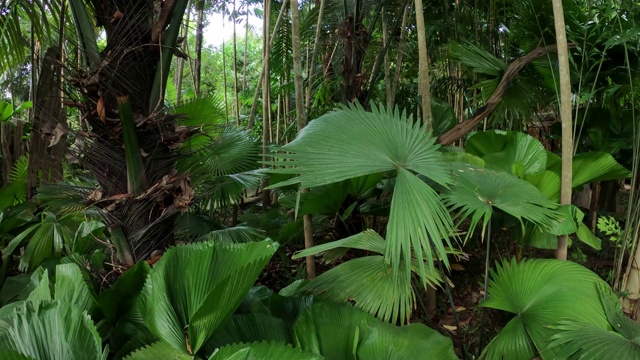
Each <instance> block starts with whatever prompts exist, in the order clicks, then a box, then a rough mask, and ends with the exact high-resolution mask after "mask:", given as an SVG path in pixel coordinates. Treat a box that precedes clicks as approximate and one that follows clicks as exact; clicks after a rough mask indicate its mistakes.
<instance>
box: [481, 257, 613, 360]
mask: <svg viewBox="0 0 640 360" xmlns="http://www.w3.org/2000/svg"><path fill="white" fill-rule="evenodd" d="M598 286H607V285H606V283H604V281H603V280H602V279H601V278H600V277H599V276H598V275H596V274H594V273H593V272H591V271H590V270H588V269H586V268H584V267H582V266H580V265H578V264H575V263H572V262H568V261H560V260H552V259H533V260H524V261H522V262H520V263H516V262H515V260H513V261H511V262H504V263H503V264H502V265H498V266H497V269H496V270H492V272H491V280H490V282H489V288H488V299H487V300H486V301H485V302H483V303H482V304H481V306H483V307H488V308H492V309H497V310H502V311H506V312H510V313H512V314H514V317H513V319H511V320H510V321H509V323H507V325H506V326H505V327H504V328H503V330H502V331H501V332H500V333H499V334H498V335H497V336H496V337H495V338H494V339H493V340H492V341H491V342H490V343H489V344H488V345H487V347H486V348H485V349H484V350H483V353H482V355H481V357H482V358H486V359H488V360H491V359H531V358H534V357H535V356H538V355H540V356H542V358H543V359H552V358H555V356H556V354H558V351H559V349H558V348H548V346H549V344H550V343H551V341H552V337H553V336H554V335H555V334H557V333H558V330H557V329H554V328H552V326H553V325H556V324H557V323H558V322H559V321H562V320H572V321H580V322H582V323H585V324H589V325H591V326H594V327H598V328H602V329H607V328H608V327H609V324H608V322H607V318H606V316H605V312H604V310H603V308H602V305H601V304H600V301H599V299H598V290H597V287H598ZM609 291H610V290H609ZM578 299H580V300H579V301H578Z"/></svg>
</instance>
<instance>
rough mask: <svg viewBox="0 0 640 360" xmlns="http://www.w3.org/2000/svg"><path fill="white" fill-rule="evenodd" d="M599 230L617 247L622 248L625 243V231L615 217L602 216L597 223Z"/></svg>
mask: <svg viewBox="0 0 640 360" xmlns="http://www.w3.org/2000/svg"><path fill="white" fill-rule="evenodd" d="M597 227H598V230H600V231H601V232H602V233H604V234H605V235H606V236H608V237H609V240H610V241H611V242H613V243H614V244H615V245H616V247H621V246H622V243H623V241H622V240H623V237H622V236H623V230H622V228H621V227H620V223H619V222H618V221H617V220H616V219H615V218H614V217H613V216H600V217H599V218H598V223H597Z"/></svg>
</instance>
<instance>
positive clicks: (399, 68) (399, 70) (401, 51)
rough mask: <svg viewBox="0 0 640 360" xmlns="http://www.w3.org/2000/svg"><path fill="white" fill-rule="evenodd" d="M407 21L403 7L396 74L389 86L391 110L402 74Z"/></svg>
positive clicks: (407, 13) (406, 7)
mask: <svg viewBox="0 0 640 360" xmlns="http://www.w3.org/2000/svg"><path fill="white" fill-rule="evenodd" d="M408 21H409V6H408V4H407V5H405V7H404V13H403V14H402V27H401V29H400V40H398V55H397V57H396V72H395V75H394V76H393V83H392V86H391V95H390V99H389V100H388V101H389V106H390V107H391V108H392V109H393V108H394V107H395V105H396V93H397V92H398V83H400V75H401V73H402V56H403V55H404V42H405V37H406V36H405V35H406V33H407V22H408Z"/></svg>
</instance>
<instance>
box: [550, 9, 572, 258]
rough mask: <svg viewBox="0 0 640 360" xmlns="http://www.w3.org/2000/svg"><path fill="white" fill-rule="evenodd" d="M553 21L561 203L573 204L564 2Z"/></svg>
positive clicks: (562, 240)
mask: <svg viewBox="0 0 640 360" xmlns="http://www.w3.org/2000/svg"><path fill="white" fill-rule="evenodd" d="M553 19H554V25H555V28H556V39H557V41H556V42H557V44H558V62H559V69H560V70H559V71H560V118H561V122H562V180H561V189H560V203H561V204H571V182H572V176H573V175H572V174H573V125H572V119H571V77H570V73H571V69H570V68H569V47H568V44H567V33H566V29H565V23H564V11H563V9H562V0H553ZM556 258H557V259H560V260H566V259H567V236H560V237H558V250H557V251H556Z"/></svg>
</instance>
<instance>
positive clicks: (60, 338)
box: [0, 301, 108, 360]
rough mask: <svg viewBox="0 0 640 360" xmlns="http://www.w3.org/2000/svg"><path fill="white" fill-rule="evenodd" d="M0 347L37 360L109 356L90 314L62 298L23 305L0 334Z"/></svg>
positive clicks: (89, 358) (104, 357) (88, 359)
mask: <svg viewBox="0 0 640 360" xmlns="http://www.w3.org/2000/svg"><path fill="white" fill-rule="evenodd" d="M52 339H55V341H52ZM0 349H3V350H8V351H15V352H18V353H20V354H22V355H26V356H29V357H31V358H34V359H52V360H58V359H59V360H74V359H78V360H80V359H87V360H91V359H106V358H107V355H108V350H105V351H103V349H102V340H101V339H100V336H99V335H98V332H97V330H96V327H95V325H94V324H93V322H92V321H91V318H90V317H89V315H87V314H86V313H83V312H82V311H81V310H80V309H79V308H77V307H76V306H74V305H72V304H69V303H65V302H59V301H52V302H39V303H37V304H32V303H31V302H25V303H24V304H22V306H21V307H19V308H18V309H16V311H15V313H14V315H13V316H12V323H11V326H10V327H9V328H8V329H7V330H6V331H4V332H3V333H2V334H1V335H0Z"/></svg>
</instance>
